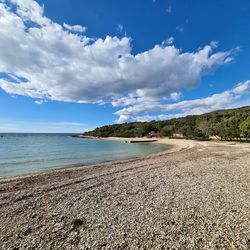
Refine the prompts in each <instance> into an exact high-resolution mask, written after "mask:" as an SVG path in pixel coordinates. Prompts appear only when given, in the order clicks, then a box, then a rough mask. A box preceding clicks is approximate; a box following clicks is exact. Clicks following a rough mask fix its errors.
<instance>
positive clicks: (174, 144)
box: [0, 136, 250, 184]
mask: <svg viewBox="0 0 250 250" xmlns="http://www.w3.org/2000/svg"><path fill="white" fill-rule="evenodd" d="M79 138H80V137H79ZM81 138H83V137H81ZM84 138H86V139H94V140H107V141H119V142H124V143H126V142H127V141H128V140H136V142H137V143H139V142H140V140H141V141H142V143H159V144H165V145H168V146H169V148H168V149H166V150H163V151H161V152H158V153H150V154H149V155H144V156H135V157H127V158H124V159H114V160H106V161H100V162H93V163H90V164H81V163H78V164H70V165H66V166H61V167H56V168H54V169H48V170H41V171H39V172H33V173H27V174H21V175H16V176H7V177H0V184H1V183H2V182H8V181H12V180H16V179H18V180H22V179H25V178H30V177H39V176H41V175H46V174H51V173H52V174H53V172H64V171H67V170H73V171H74V170H80V169H82V168H84V169H87V168H96V167H99V165H102V166H103V165H107V164H112V163H114V164H116V163H126V162H130V161H134V160H140V159H141V160H143V159H150V158H152V157H153V158H154V157H157V156H162V155H165V154H172V153H175V152H179V151H182V150H186V149H190V148H193V147H195V146H200V145H203V146H209V145H211V144H215V145H217V144H218V145H228V146H242V147H243V148H248V144H242V143H240V142H229V141H217V140H212V141H196V140H187V139H169V138H167V137H165V138H152V139H153V140H151V138H150V139H148V141H147V142H146V141H145V138H140V137H134V138H130V137H93V136H87V137H84ZM249 148H250V145H249Z"/></svg>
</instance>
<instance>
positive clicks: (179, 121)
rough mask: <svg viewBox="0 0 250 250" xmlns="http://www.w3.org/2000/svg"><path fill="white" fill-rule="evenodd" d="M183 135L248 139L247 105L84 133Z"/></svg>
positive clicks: (249, 124)
mask: <svg viewBox="0 0 250 250" xmlns="http://www.w3.org/2000/svg"><path fill="white" fill-rule="evenodd" d="M150 133H151V134H155V135H157V136H162V137H165V136H168V137H175V136H180V137H181V136H183V137H185V138H188V139H198V140H204V139H209V138H211V137H216V138H218V139H220V140H250V106H248V107H242V108H237V109H230V110H220V111H214V112H211V113H207V114H203V115H190V116H186V117H181V118H175V119H171V120H166V121H150V122H133V123H124V124H114V125H109V126H103V127H99V128H96V129H95V130H93V131H89V132H85V133H84V135H86V136H95V137H110V136H115V137H143V136H148V135H149V134H150Z"/></svg>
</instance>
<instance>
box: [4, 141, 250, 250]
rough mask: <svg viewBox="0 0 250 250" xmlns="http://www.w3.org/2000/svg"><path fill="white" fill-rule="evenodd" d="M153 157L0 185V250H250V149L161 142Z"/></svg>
mask: <svg viewBox="0 0 250 250" xmlns="http://www.w3.org/2000/svg"><path fill="white" fill-rule="evenodd" d="M159 142H161V143H172V144H173V145H174V147H173V149H172V150H170V151H169V152H164V153H161V154H157V155H151V156H148V157H144V158H140V159H133V160H125V161H116V162H109V163H103V164H98V165H93V166H88V167H86V166H85V167H82V168H81V167H79V168H72V169H63V170H57V171H52V172H48V173H43V174H38V175H34V176H26V177H20V178H15V179H8V180H7V179H4V180H1V182H0V231H1V234H0V249H13V250H14V249H20V250H21V249H43V250H45V249H249V248H250V212H249V211H250V185H249V184H250V145H249V144H238V143H219V142H192V141H185V140H168V139H166V140H161V141H159Z"/></svg>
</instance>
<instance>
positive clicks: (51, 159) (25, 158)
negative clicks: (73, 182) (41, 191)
mask: <svg viewBox="0 0 250 250" xmlns="http://www.w3.org/2000/svg"><path fill="white" fill-rule="evenodd" d="M167 148H168V146H166V145H161V144H150V143H132V144H130V143H123V142H115V141H104V140H88V139H78V138H72V137H71V136H70V135H65V134H63V135H62V134H60V135H59V134H0V177H7V176H15V175H22V174H28V173H33V172H39V171H45V170H49V169H55V168H60V167H65V166H72V165H75V164H76V165H78V164H83V165H87V164H91V163H98V162H103V161H109V160H119V159H126V158H132V157H137V156H143V155H148V154H151V153H157V152H160V151H163V150H166V149H167Z"/></svg>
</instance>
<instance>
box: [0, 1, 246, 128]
mask: <svg viewBox="0 0 250 250" xmlns="http://www.w3.org/2000/svg"><path fill="white" fill-rule="evenodd" d="M0 13H1V15H0V47H1V53H0V113H1V116H0V132H82V131H85V130H89V129H92V128H95V127H96V126H101V125H105V124H112V123H114V122H118V123H119V122H129V121H145V120H152V119H154V120H161V119H169V118H172V117H179V116H185V115H189V114H200V113H204V112H209V111H212V110H215V109H222V108H231V107H238V106H243V105H249V104H250V96H249V91H250V81H249V79H250V70H249V68H250V67H249V64H250V63H249V62H250V25H249V24H250V15H249V13H250V2H249V1H247V0H243V1H240V2H239V1H233V0H230V1H225V0H224V1H218V0H217V1H191V0H190V1H188V0H187V1H184V0H183V1H178V0H177V1H176V0H175V1H166V0H155V1H153V0H143V1H142V0H134V1H127V0H121V1H116V0H112V1H111V0H109V1H100V0H99V1H97V0H89V1H84V0H74V1H72V0H71V1H70V0H60V1H55V0H46V1H45V0H39V1H37V2H35V1H33V0H11V1H9V0H0Z"/></svg>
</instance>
